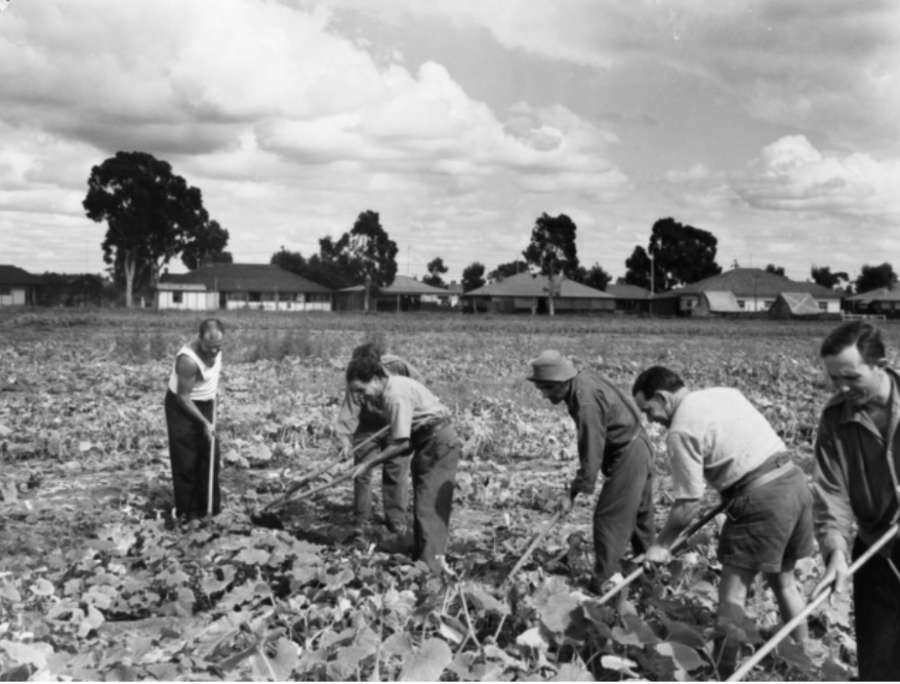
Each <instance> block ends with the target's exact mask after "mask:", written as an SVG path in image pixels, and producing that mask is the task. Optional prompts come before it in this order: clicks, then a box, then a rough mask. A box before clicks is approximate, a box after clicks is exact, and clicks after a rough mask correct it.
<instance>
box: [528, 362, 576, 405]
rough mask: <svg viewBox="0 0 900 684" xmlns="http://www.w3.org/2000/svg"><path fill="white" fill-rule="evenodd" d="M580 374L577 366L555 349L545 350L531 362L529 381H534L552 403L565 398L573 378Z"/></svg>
mask: <svg viewBox="0 0 900 684" xmlns="http://www.w3.org/2000/svg"><path fill="white" fill-rule="evenodd" d="M576 375H578V371H577V370H575V366H573V365H572V362H571V361H569V360H568V359H567V358H566V357H565V356H563V355H562V354H560V353H559V352H558V351H556V350H555V349H548V350H547V351H543V352H541V353H540V355H539V356H538V357H537V358H536V359H534V360H533V361H532V362H531V375H530V376H529V377H528V381H529V382H533V383H534V386H535V387H537V389H538V391H539V392H540V393H541V394H542V395H544V398H545V399H547V400H549V401H550V403H552V404H558V403H560V402H561V401H563V399H565V397H566V394H567V393H568V391H569V386H570V384H571V381H572V378H574V377H575V376H576Z"/></svg>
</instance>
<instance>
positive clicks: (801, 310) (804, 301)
mask: <svg viewBox="0 0 900 684" xmlns="http://www.w3.org/2000/svg"><path fill="white" fill-rule="evenodd" d="M779 300H781V301H783V302H784V304H785V305H786V306H787V307H788V309H789V310H790V312H791V313H792V314H793V315H794V316H810V315H816V316H817V315H819V314H821V313H822V310H821V309H820V308H819V305H818V304H816V300H815V299H813V296H812V295H811V294H809V293H808V292H782V293H781V294H780V295H778V299H776V300H775V303H774V304H773V305H772V308H773V309H774V308H775V307H777V306H780V304H779Z"/></svg>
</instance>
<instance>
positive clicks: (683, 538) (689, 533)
mask: <svg viewBox="0 0 900 684" xmlns="http://www.w3.org/2000/svg"><path fill="white" fill-rule="evenodd" d="M727 507H728V504H727V503H725V502H722V503H720V504H719V505H717V506H716V507H715V508H713V509H711V510H709V511H707V512H706V513H704V514H703V516H701V517H700V519H699V520H697V522H695V523H694V524H693V525H691V526H690V527H688V528H687V529H686V530H684V531H683V532H682V533H681V534H679V535H678V536H677V537H676V538H675V541H673V542H672V545H671V546H670V547H669V552H670V553H675V552H676V551H678V549H679V548H680V547H681V546H683V545H684V543H685V542H687V540H688V539H690V538H691V537H693V536H694V535H695V534H697V532H699V531H700V528H701V527H703V526H704V525H705V524H706V523H708V522H709V521H710V520H712V519H713V518H715V517H716V516H717V515H719V513H721V512H722V511H724V510H725V509H726V508H727ZM643 574H644V567H643V566H641V567H639V568H638V569H637V570H635V571H634V572H632V573H631V574H630V575H628V577H626V578H625V579H623V580H622V581H621V582H619V583H618V584H617V585H616V586H614V587H613V588H612V589H610V590H609V591H608V592H606V593H605V594H603V596H601V597H600V598H599V599H598V603H600V604H604V603H606V602H607V601H609V600H610V599H611V598H612V597H613V596H615V595H616V594H618V593H619V592H620V591H622V590H623V589H624V588H625V587H627V586H628V585H629V584H631V583H632V582H634V581H635V580H636V579H637V578H638V577H640V576H641V575H643Z"/></svg>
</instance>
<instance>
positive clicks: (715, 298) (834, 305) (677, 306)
mask: <svg viewBox="0 0 900 684" xmlns="http://www.w3.org/2000/svg"><path fill="white" fill-rule="evenodd" d="M782 294H791V295H809V296H810V298H811V299H812V300H813V301H814V302H815V305H816V307H817V308H818V310H819V313H820V314H834V315H837V314H840V312H841V299H842V297H844V296H845V295H844V293H843V292H838V291H836V290H829V289H828V288H827V287H822V286H821V285H818V284H816V283H809V282H807V283H801V282H797V281H794V280H791V279H789V278H785V277H784V276H780V275H776V274H775V273H769V272H768V271H764V270H763V269H761V268H735V269H732V270H730V271H726V272H725V273H721V274H719V275H715V276H712V277H710V278H706V279H705V280H701V281H699V282H696V283H692V284H690V285H686V286H685V287H681V288H678V289H676V290H672V291H671V292H664V293H662V294H657V295H654V296H652V297H650V298H648V299H646V300H644V301H643V302H641V303H640V304H639V306H640V308H641V311H642V312H644V313H652V314H654V315H657V316H691V315H701V316H703V315H728V314H742V313H743V314H747V313H762V312H767V311H769V309H770V308H771V307H772V306H773V305H774V304H775V301H776V300H777V299H778V297H779V295H782Z"/></svg>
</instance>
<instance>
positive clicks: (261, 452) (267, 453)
mask: <svg viewBox="0 0 900 684" xmlns="http://www.w3.org/2000/svg"><path fill="white" fill-rule="evenodd" d="M247 453H248V454H249V455H250V458H252V459H253V460H255V461H268V460H270V459H271V458H272V451H271V450H270V449H269V447H267V446H266V445H265V444H254V445H253V446H252V447H250V449H249V450H248V452H247Z"/></svg>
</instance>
